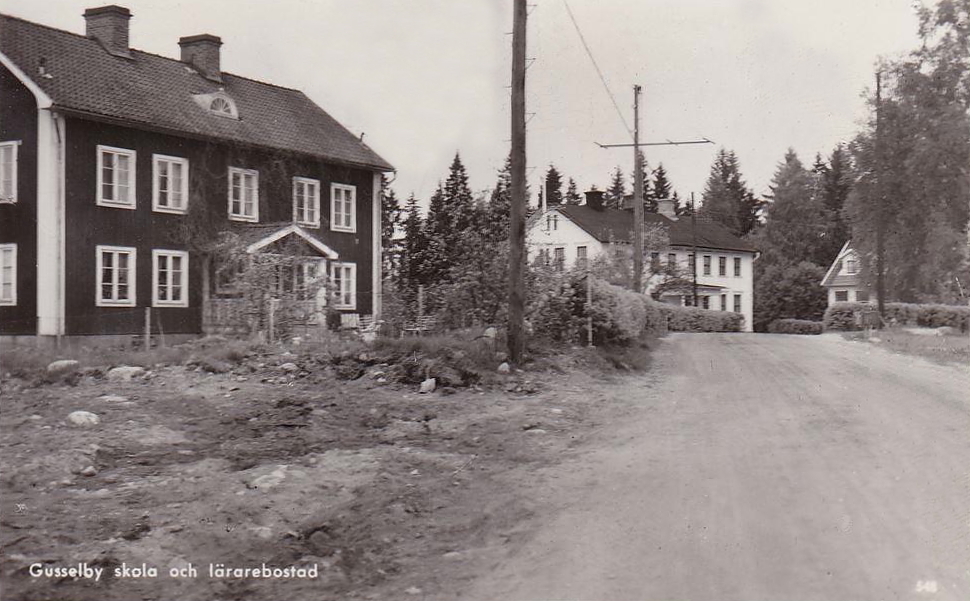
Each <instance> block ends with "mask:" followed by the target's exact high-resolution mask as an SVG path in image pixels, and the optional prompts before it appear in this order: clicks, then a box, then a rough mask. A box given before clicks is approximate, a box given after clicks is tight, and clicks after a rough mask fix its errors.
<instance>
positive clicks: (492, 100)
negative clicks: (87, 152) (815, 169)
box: [0, 0, 917, 201]
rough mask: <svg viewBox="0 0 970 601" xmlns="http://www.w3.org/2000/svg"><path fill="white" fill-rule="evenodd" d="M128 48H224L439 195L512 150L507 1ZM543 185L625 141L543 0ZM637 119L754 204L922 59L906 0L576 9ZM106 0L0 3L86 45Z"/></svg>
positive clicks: (278, 7) (186, 16)
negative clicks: (87, 14)
mask: <svg viewBox="0 0 970 601" xmlns="http://www.w3.org/2000/svg"><path fill="white" fill-rule="evenodd" d="M116 1H117V3H119V4H121V5H123V6H127V7H128V8H130V9H131V11H132V13H133V18H132V21H131V45H132V47H135V48H139V49H142V50H147V51H149V52H154V53H157V54H161V55H165V56H171V57H173V58H177V57H178V38H179V37H180V36H185V35H193V34H198V33H212V34H215V35H218V36H220V37H221V38H222V40H223V46H222V65H223V70H225V71H229V72H232V73H235V74H238V75H243V76H247V77H252V78H255V79H260V80H264V81H268V82H271V83H275V84H279V85H283V86H288V87H294V88H299V89H301V90H303V91H304V92H306V93H307V95H309V96H310V98H312V99H313V100H315V101H316V102H317V103H318V104H320V105H321V106H322V107H323V108H324V109H325V110H327V111H328V112H330V113H331V114H332V115H333V116H334V117H335V118H336V119H338V120H339V121H340V122H342V123H343V124H344V125H345V126H346V127H347V128H349V129H350V130H351V131H352V132H354V133H355V134H360V133H361V132H364V133H365V134H366V137H365V140H366V141H367V142H368V143H369V144H370V145H371V146H372V147H373V148H374V149H375V150H376V151H377V152H378V153H379V154H381V155H382V156H383V157H384V158H385V159H387V160H388V161H390V162H391V163H392V164H393V165H394V166H395V167H397V169H398V174H397V179H396V181H395V183H394V188H395V190H396V191H397V192H398V194H399V195H400V196H402V197H406V196H407V195H408V194H409V193H411V192H414V193H415V194H416V195H417V196H418V197H419V198H420V199H422V200H425V201H426V199H427V197H428V196H429V195H430V193H431V192H432V191H433V189H434V186H435V184H436V183H437V181H438V180H439V179H443V178H445V177H447V174H448V166H449V164H450V162H451V159H452V157H453V156H454V154H455V152H456V151H457V152H460V153H461V156H462V159H463V160H464V162H465V165H466V166H467V168H468V170H469V175H470V179H471V185H472V188H473V189H475V190H481V189H484V188H488V187H491V186H492V185H493V183H494V181H495V175H496V173H497V171H498V169H499V168H500V167H501V166H502V163H503V162H504V160H505V157H506V155H507V154H508V151H509V137H510V136H509V94H510V92H509V88H508V84H509V79H510V73H509V70H510V64H511V42H512V38H511V35H510V32H511V29H512V24H511V14H512V2H511V0H342V1H339V2H338V1H336V0H274V1H273V2H268V1H267V2H254V1H253V2H246V1H241V0H193V1H191V2H185V1H179V0H165V1H164V2H163V1H161V0H116ZM530 1H531V3H532V4H533V8H532V9H531V13H530V16H529V36H528V56H529V57H530V58H534V62H532V64H531V66H530V68H529V70H528V77H527V82H526V88H527V103H528V105H527V109H526V110H527V111H528V112H529V113H530V115H531V119H530V121H529V126H528V127H529V133H528V160H529V166H530V171H529V182H530V185H531V186H532V189H533V192H535V190H536V189H537V188H538V186H539V185H540V181H541V179H542V174H543V173H544V172H545V170H546V168H547V167H548V165H549V164H550V163H553V164H555V165H556V167H557V168H559V170H560V171H561V172H562V173H563V174H564V176H566V177H573V178H575V179H576V181H577V183H578V184H579V186H580V189H581V190H585V189H588V188H589V186H590V185H591V184H596V185H598V186H599V187H600V188H601V189H602V188H605V187H606V186H607V185H608V183H609V175H610V172H611V171H612V169H613V167H614V166H615V165H620V166H621V167H622V168H623V170H624V172H626V173H628V174H629V173H630V172H631V171H632V151H630V150H629V149H618V150H603V149H600V148H598V147H597V146H596V144H595V143H596V142H602V143H623V142H629V141H631V139H630V135H629V133H628V132H627V130H626V128H625V127H624V125H623V122H622V121H621V119H620V117H619V115H618V114H617V112H616V110H615V109H614V107H613V104H612V102H611V100H610V96H609V95H608V94H607V92H606V91H605V90H604V87H603V84H602V83H601V82H600V79H599V77H598V76H597V74H596V71H595V69H594V68H593V65H592V63H591V62H590V59H589V58H588V57H587V55H586V53H585V51H584V50H583V46H582V43H581V42H580V38H579V36H578V35H577V33H576V30H575V29H574V27H573V25H572V22H571V21H570V19H569V15H568V13H567V10H566V3H565V2H564V0H530ZM568 2H569V6H570V8H572V11H573V14H574V15H575V18H576V21H577V22H578V24H579V27H580V28H581V29H582V31H583V34H584V35H585V38H586V41H587V43H588V44H589V46H590V49H591V51H592V54H593V56H594V57H595V59H596V61H597V62H598V63H599V65H600V67H601V69H602V71H603V73H604V76H605V78H606V81H607V83H608V84H609V87H610V89H611V90H612V92H613V94H614V95H615V98H616V101H617V104H618V105H619V107H620V109H621V110H622V111H623V113H624V118H625V119H626V121H627V122H628V123H630V124H631V126H632V121H633V116H632V113H633V109H632V103H633V92H632V87H633V84H635V83H638V84H640V85H641V86H643V97H642V111H641V114H642V119H641V126H642V132H643V134H642V136H641V139H642V140H643V141H648V142H649V141H657V140H667V139H671V140H683V139H694V138H698V137H707V138H709V139H711V140H714V141H715V142H717V146H708V145H704V146H683V147H658V148H648V149H646V150H647V153H646V155H647V160H648V162H649V164H650V166H651V167H655V166H656V165H657V164H658V163H659V162H663V163H664V166H665V167H666V168H667V171H668V174H669V177H670V179H671V180H672V182H673V184H674V188H675V189H676V190H677V191H678V192H679V193H680V194H681V196H683V197H686V196H689V194H690V193H691V192H692V191H693V192H696V193H697V194H698V197H699V195H700V194H701V192H702V191H703V188H704V181H705V179H706V177H707V174H708V172H709V169H710V165H711V161H712V160H713V157H714V154H715V152H716V151H717V148H718V147H720V146H723V147H725V148H728V149H731V150H734V151H735V152H736V153H737V155H738V157H739V159H740V162H741V168H742V173H743V174H744V176H745V178H746V180H747V182H748V184H749V186H751V187H752V188H753V189H754V191H755V193H756V194H759V195H760V194H764V193H766V192H767V191H768V184H769V182H770V180H771V176H772V173H773V172H774V170H775V167H776V165H777V164H778V162H779V161H780V160H781V159H782V157H783V155H784V153H785V150H786V149H787V148H788V147H789V146H791V147H793V148H795V150H796V151H797V152H798V153H799V155H800V156H801V157H802V159H803V161H805V162H806V163H810V162H811V160H812V158H813V157H814V155H815V152H817V151H821V152H822V153H823V154H825V155H827V154H828V153H829V152H830V151H831V150H832V148H833V147H834V146H835V145H836V144H837V143H838V142H839V141H840V140H846V139H848V138H850V137H851V136H852V135H853V133H854V132H855V131H856V130H857V129H858V124H859V122H860V120H861V119H862V118H863V116H864V114H865V112H864V105H863V100H862V97H861V94H862V92H863V91H864V89H865V88H866V87H867V86H871V85H872V81H873V77H874V76H873V67H874V64H875V62H876V60H877V59H878V58H879V57H880V56H890V57H894V56H899V55H900V54H901V53H903V52H906V51H908V50H911V49H913V48H915V47H916V45H917V37H916V26H917V21H916V15H915V12H914V10H913V8H912V2H911V1H910V0H812V1H806V0H720V1H716V0H568ZM100 5H101V3H99V2H97V1H95V0H91V1H87V2H86V1H84V0H43V2H39V1H38V0H0V10H2V11H3V12H5V13H8V14H12V15H15V16H19V17H23V18H26V19H29V20H32V21H37V22H40V23H43V24H46V25H51V26H54V27H57V28H61V29H67V30H70V31H74V32H77V33H83V32H84V20H83V18H82V16H81V14H82V13H83V11H84V9H85V8H89V7H94V6H100Z"/></svg>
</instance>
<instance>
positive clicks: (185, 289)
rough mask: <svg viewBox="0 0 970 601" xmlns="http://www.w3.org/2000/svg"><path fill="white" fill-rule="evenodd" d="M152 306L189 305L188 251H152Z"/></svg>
mask: <svg viewBox="0 0 970 601" xmlns="http://www.w3.org/2000/svg"><path fill="white" fill-rule="evenodd" d="M152 306H153V307H188V306H189V253H187V252H185V251H181V250H153V251H152Z"/></svg>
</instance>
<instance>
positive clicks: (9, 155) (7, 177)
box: [0, 142, 20, 202]
mask: <svg viewBox="0 0 970 601" xmlns="http://www.w3.org/2000/svg"><path fill="white" fill-rule="evenodd" d="M18 146H20V142H0V202H17V147H18Z"/></svg>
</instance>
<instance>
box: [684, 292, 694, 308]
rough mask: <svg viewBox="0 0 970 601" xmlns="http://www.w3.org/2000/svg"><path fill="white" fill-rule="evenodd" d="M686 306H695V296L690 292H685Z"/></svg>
mask: <svg viewBox="0 0 970 601" xmlns="http://www.w3.org/2000/svg"><path fill="white" fill-rule="evenodd" d="M684 306H685V307H693V306H694V297H693V296H692V295H690V294H685V295H684Z"/></svg>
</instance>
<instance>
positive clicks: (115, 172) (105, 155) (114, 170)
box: [97, 146, 135, 209]
mask: <svg viewBox="0 0 970 601" xmlns="http://www.w3.org/2000/svg"><path fill="white" fill-rule="evenodd" d="M97 202H98V204H99V205H101V206H105V207H118V208H122V209H134V208H135V151H134V150H125V149H124V148H112V147H111V146H98V201H97Z"/></svg>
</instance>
